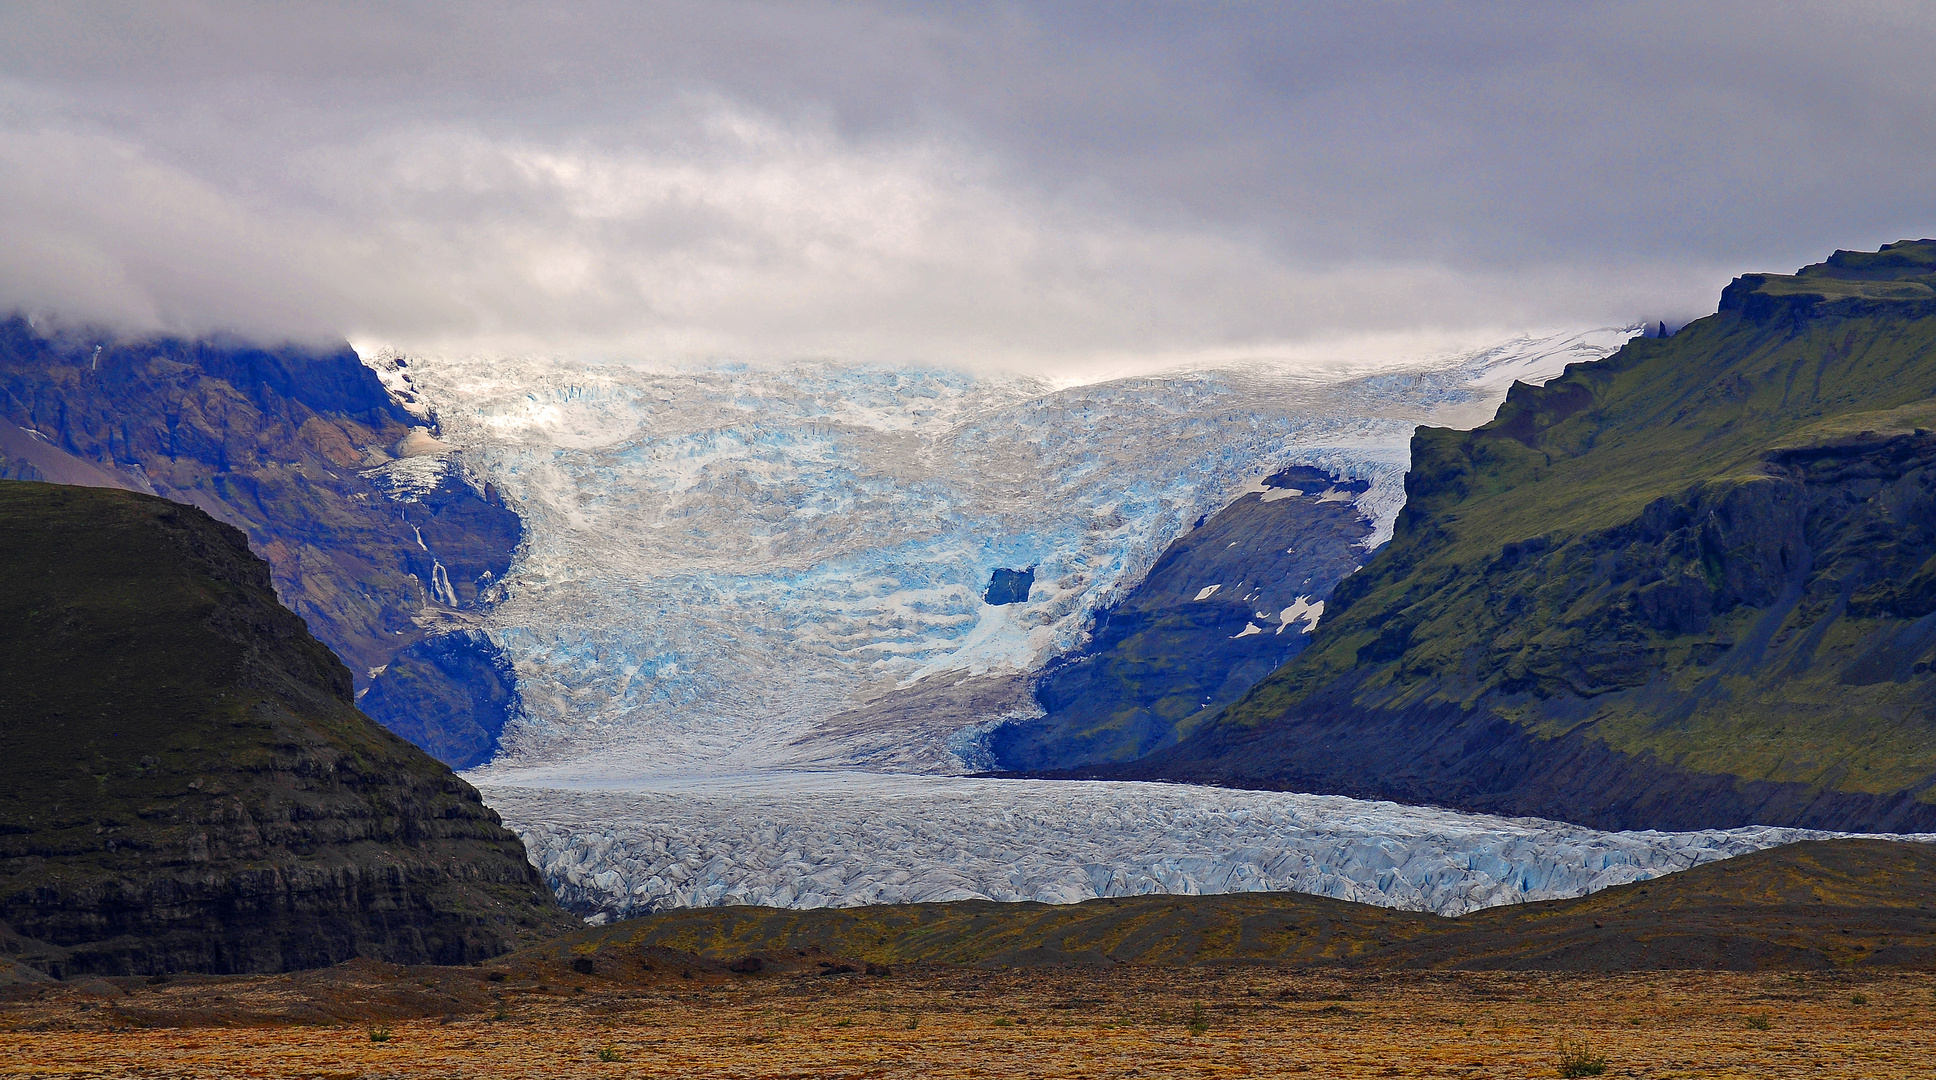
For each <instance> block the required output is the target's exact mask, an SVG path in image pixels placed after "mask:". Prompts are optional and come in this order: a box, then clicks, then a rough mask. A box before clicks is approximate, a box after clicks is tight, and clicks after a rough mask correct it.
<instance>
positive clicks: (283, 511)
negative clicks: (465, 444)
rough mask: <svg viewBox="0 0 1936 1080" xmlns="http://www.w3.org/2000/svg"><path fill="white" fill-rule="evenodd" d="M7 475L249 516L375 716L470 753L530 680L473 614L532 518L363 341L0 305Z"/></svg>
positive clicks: (488, 742)
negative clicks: (214, 332) (403, 396)
mask: <svg viewBox="0 0 1936 1080" xmlns="http://www.w3.org/2000/svg"><path fill="white" fill-rule="evenodd" d="M0 391H3V392H0V478H6V479H18V480H51V481H55V482H59V483H69V484H84V485H90V486H109V487H122V488H126V489H129V490H134V491H142V492H146V493H149V494H154V495H160V496H163V497H165V498H169V499H173V500H175V501H177V502H183V503H187V504H189V505H192V506H197V507H200V508H201V509H203V510H204V511H207V512H208V513H209V514H210V515H212V516H214V517H215V518H216V519H218V520H221V521H224V522H227V523H228V524H230V525H233V526H235V527H236V528H239V529H241V530H242V531H243V532H245V533H246V534H248V537H249V540H250V543H251V545H252V547H253V548H254V550H255V551H256V552H257V553H258V554H259V555H261V556H262V557H263V558H264V559H265V560H267V561H268V563H269V566H270V568H271V574H272V578H273V581H274V584H275V588H276V592H277V594H278V595H279V596H280V597H281V598H282V600H283V602H284V603H286V604H287V605H288V606H289V607H290V609H291V610H293V611H295V612H296V613H297V614H298V615H300V616H302V618H303V620H304V621H305V622H306V623H307V624H308V625H309V628H310V630H311V631H312V632H313V633H315V635H316V636H317V637H318V638H319V639H321V640H322V641H323V642H324V643H325V644H327V645H328V646H329V647H330V648H331V649H333V650H335V652H336V653H337V655H338V656H340V657H342V658H343V660H344V662H345V663H347V664H348V665H349V666H350V670H351V671H352V673H353V674H354V677H355V680H356V688H357V690H358V692H359V695H368V696H365V697H364V700H365V702H366V705H367V708H366V711H368V712H370V713H371V715H373V716H374V717H375V718H376V719H377V720H378V721H379V722H382V723H384V724H386V725H388V726H390V727H391V728H392V729H393V730H396V731H398V732H399V733H401V734H403V735H404V736H405V737H406V738H409V739H411V740H412V741H414V742H416V743H417V744H418V745H419V746H422V747H424V748H425V749H427V750H429V751H430V752H431V753H432V754H434V755H436V756H437V757H439V758H440V759H441V760H444V761H445V762H447V763H449V764H452V765H454V766H456V767H459V768H462V767H466V766H470V765H475V764H478V763H479V762H481V761H484V760H486V759H488V758H489V757H490V755H491V753H492V751H493V749H494V747H495V742H496V738H497V734H498V732H499V731H500V730H501V729H502V727H503V725H504V723H505V720H506V719H507V717H508V716H509V715H510V714H511V713H512V712H513V711H515V708H516V686H515V680H514V679H512V678H511V676H510V674H509V670H508V664H507V663H506V662H505V661H504V659H503V657H502V655H501V654H500V653H499V652H498V651H497V649H496V648H495V646H493V645H492V644H491V643H490V641H489V639H488V638H486V637H485V636H484V635H482V634H480V633H476V632H475V627H474V624H475V622H476V617H477V615H478V614H479V613H480V612H481V611H482V610H483V609H484V608H485V607H487V606H488V605H489V603H490V602H491V598H492V596H493V595H494V593H493V587H494V585H495V583H496V582H498V581H499V580H501V579H502V578H503V576H504V574H505V572H506V570H508V569H509V567H510V564H511V558H512V555H513V553H514V552H515V550H516V548H517V545H518V543H519V540H520V537H521V535H522V528H521V525H520V523H519V520H518V517H517V515H516V514H515V513H513V512H512V511H511V510H509V509H508V508H507V507H506V506H505V505H504V501H503V499H502V497H501V496H500V495H499V494H498V493H497V491H496V490H495V489H494V488H492V487H491V486H490V485H488V484H473V483H471V482H469V481H468V480H467V479H466V477H465V474H464V470H463V466H462V462H461V459H459V458H458V457H457V456H456V455H455V454H454V453H452V452H451V448H449V447H447V446H443V445H442V444H440V443H438V442H437V440H436V439H434V438H433V437H432V436H431V433H430V432H429V430H428V429H427V428H426V427H425V424H426V423H427V422H428V423H434V418H427V417H424V416H419V415H416V414H413V413H412V412H410V411H408V410H407V409H406V408H404V407H403V406H402V405H400V404H399V403H398V402H397V401H396V400H394V399H393V398H392V395H391V394H390V392H389V391H388V390H386V388H385V387H384V385H383V384H382V382H381V381H380V380H379V378H378V377H377V375H376V374H375V373H374V372H372V371H371V370H370V369H369V368H367V367H365V366H364V365H363V363H362V362H361V360H360V359H358V357H357V355H356V354H355V353H354V352H353V351H351V350H350V349H349V347H348V346H346V345H345V346H340V347H336V348H333V349H329V348H311V347H306V346H300V345H284V346H279V347H274V348H264V347H260V346H257V345H255V344H252V343H248V342H244V341H238V340H229V339H225V338H220V337H214V338H207V339H202V340H192V341H191V340H183V339H176V338H156V339H150V340H140V341H129V340H121V339H117V338H115V337H112V336H109V335H106V334H100V333H85V332H46V333H43V332H42V331H40V330H39V329H37V328H36V327H34V326H33V325H32V324H31V323H29V322H28V321H27V320H26V319H24V318H20V317H17V316H16V317H14V318H11V319H7V320H5V321H0Z"/></svg>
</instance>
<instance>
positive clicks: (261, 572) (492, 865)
mask: <svg viewBox="0 0 1936 1080" xmlns="http://www.w3.org/2000/svg"><path fill="white" fill-rule="evenodd" d="M0 579H4V580H5V581H6V582H7V587H6V588H5V589H4V590H0V769H4V776H5V783H4V784H0V951H6V952H9V953H13V954H14V955H15V957H16V958H18V959H24V960H25V961H26V962H28V963H30V964H32V965H33V966H35V967H37V968H40V969H42V970H45V971H49V972H53V973H56V974H60V975H62V976H71V975H73V974H75V973H79V972H97V973H103V974H116V975H121V974H149V973H159V972H167V971H202V972H217V973H232V972H248V971H280V970H287V969H294V968H304V967H315V966H321V965H326V964H332V963H336V962H339V961H342V960H347V959H350V958H352V957H358V956H362V957H370V958H375V959H382V960H389V961H395V962H410V963H425V962H436V963H463V962H467V961H470V960H474V959H478V958H481V957H485V956H491V955H495V954H497V953H501V952H504V951H506V950H507V949H510V948H513V947H515V946H516V945H518V944H519V943H521V942H523V941H526V940H529V939H531V938H533V937H535V936H539V935H542V934H544V933H547V932H554V931H556V930H558V929H560V928H562V927H568V926H569V925H571V920H570V919H569V917H568V916H567V915H565V913H564V912H562V911H561V910H560V909H559V908H558V907H557V905H556V902H555V901H554V900H553V899H552V897H551V894H550V892H549V890H547V889H546V888H545V886H544V884H543V882H542V881H541V880H540V878H539V877H538V874H537V871H536V870H535V869H534V868H533V867H532V866H531V865H530V863H529V862H527V861H526V859H525V855H524V849H523V847H522V845H520V844H519V842H518V840H517V838H516V837H515V836H513V835H511V834H510V833H509V832H507V831H506V830H505V829H504V828H503V827H502V825H501V824H500V823H499V820H498V817H497V815H496V814H495V813H494V812H493V811H491V810H490V809H488V808H487V807H485V806H484V804H483V802H482V801H481V800H480V799H479V797H478V794H477V792H476V791H475V790H474V789H473V788H471V787H470V785H468V784H466V783H464V782H463V781H462V780H460V779H458V778H457V777H456V776H455V775H453V774H452V773H451V771H450V770H449V769H448V768H446V767H445V766H443V765H440V764H438V763H437V762H436V761H433V760H432V759H430V758H429V757H427V756H426V755H424V754H423V753H422V752H421V751H419V750H417V749H416V748H415V747H412V746H411V745H409V744H408V743H406V742H404V741H403V740H402V739H400V738H398V737H396V736H394V735H392V734H390V733H389V732H387V731H385V730H383V729H382V728H380V727H378V726H377V725H375V724H373V723H371V722H370V721H369V720H368V718H366V717H364V716H363V715H362V714H360V713H358V712H357V710H356V708H355V707H354V705H353V704H352V701H351V680H350V674H349V672H348V671H347V670H345V669H344V667H343V665H342V663H341V662H340V661H339V660H337V658H336V657H335V656H334V655H332V654H331V653H330V651H329V650H328V649H327V648H325V647H324V646H323V645H322V644H321V643H320V642H318V641H317V640H316V639H315V638H314V637H312V636H311V635H310V634H309V632H308V631H307V630H306V629H305V628H304V625H303V623H302V620H300V619H298V618H297V617H296V616H295V615H293V614H291V613H290V612H289V611H288V610H287V609H285V608H283V607H282V606H281V605H280V604H278V603H277V602H276V597H275V594H274V592H273V591H272V590H271V588H270V577H269V567H268V566H267V565H266V564H265V563H263V562H262V561H261V560H260V559H257V558H256V557H255V556H254V555H252V554H250V552H249V548H248V543H247V541H246V539H245V538H244V537H243V535H242V534H241V533H240V532H239V531H237V530H235V529H232V528H230V527H228V526H226V525H223V524H221V523H219V522H216V521H214V520H212V519H211V518H209V516H208V515H206V514H204V513H203V512H202V511H200V510H198V509H195V508H193V507H188V506H182V505H180V504H177V503H173V502H168V501H166V500H162V499H158V498H154V497H151V496H146V495H141V494H138V493H133V492H123V491H111V490H102V489H94V488H79V487H65V486H55V485H51V484H42V483H20V482H12V481H8V482H0Z"/></svg>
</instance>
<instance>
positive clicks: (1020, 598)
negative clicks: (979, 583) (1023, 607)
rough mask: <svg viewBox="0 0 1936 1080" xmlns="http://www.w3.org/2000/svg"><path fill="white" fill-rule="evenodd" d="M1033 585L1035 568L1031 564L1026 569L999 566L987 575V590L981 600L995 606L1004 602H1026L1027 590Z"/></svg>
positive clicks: (999, 605)
mask: <svg viewBox="0 0 1936 1080" xmlns="http://www.w3.org/2000/svg"><path fill="white" fill-rule="evenodd" d="M1034 587H1035V568H1034V567H1033V566H1031V567H1029V568H1028V569H1027V570H1010V569H1007V568H1006V567H1003V568H999V569H997V570H996V571H995V572H994V573H993V574H991V575H989V578H988V591H987V592H986V593H984V594H983V595H982V601H983V602H984V603H987V604H991V605H993V606H995V607H1001V606H1003V605H1004V604H1026V603H1028V596H1029V590H1030V589H1032V588H1034Z"/></svg>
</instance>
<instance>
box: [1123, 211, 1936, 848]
mask: <svg viewBox="0 0 1936 1080" xmlns="http://www.w3.org/2000/svg"><path fill="white" fill-rule="evenodd" d="M1933 428H1936V241H1905V242H1903V243H1900V244H1894V245H1889V246H1888V247H1885V248H1884V249H1882V250H1881V251H1879V252H1837V253H1836V255H1835V256H1834V257H1832V258H1831V259H1829V260H1828V261H1827V262H1825V263H1822V264H1819V265H1816V266H1811V267H1807V268H1804V269H1803V270H1802V271H1800V272H1799V273H1797V274H1795V275H1792V276H1784V275H1748V276H1745V277H1743V278H1740V279H1737V280H1736V282H1735V283H1734V284H1732V285H1731V286H1729V288H1728V290H1727V291H1726V292H1725V293H1724V294H1723V297H1722V301H1721V304H1720V308H1719V310H1718V312H1717V313H1716V314H1715V315H1713V316H1710V317H1709V318H1706V319H1702V320H1699V321H1697V322H1694V323H1692V324H1689V325H1688V326H1687V327H1685V328H1684V329H1682V330H1681V331H1679V332H1677V333H1676V334H1674V335H1673V336H1672V337H1671V338H1667V339H1646V340H1636V341H1633V342H1631V343H1629V344H1628V345H1627V346H1626V347H1625V348H1624V349H1622V350H1621V351H1620V352H1619V353H1618V354H1616V355H1615V356H1613V357H1611V358H1609V359H1607V360H1604V361H1600V362H1596V363H1588V364H1578V365H1573V366H1571V367H1569V368H1568V369H1567V371H1566V373H1565V374H1564V375H1563V376H1561V377H1560V378H1558V379H1555V380H1553V381H1552V382H1549V383H1547V384H1546V385H1545V386H1543V387H1537V388H1536V387H1532V386H1527V385H1523V384H1522V385H1516V386H1515V387H1513V390H1512V392H1511V393H1510V395H1509V396H1508V398H1507V400H1506V402H1505V404H1504V405H1503V406H1502V407H1501V408H1500V410H1499V413H1498V415H1497V417H1496V418H1495V419H1494V420H1493V421H1492V422H1491V423H1488V424H1486V425H1485V426H1483V427H1480V428H1478V429H1476V430H1474V431H1471V432H1462V431H1452V430H1445V429H1435V428H1421V429H1420V430H1419V432H1418V434H1417V436H1416V437H1415V438H1414V440H1413V467H1412V471H1411V473H1410V474H1409V475H1408V478H1407V482H1406V486H1407V496H1408V498H1407V503H1406V507H1405V510H1404V511H1403V513H1402V514H1401V515H1400V518H1399V521H1398V525H1397V530H1396V535H1395V537H1394V539H1393V541H1392V543H1391V544H1390V545H1389V546H1388V547H1387V548H1386V549H1385V550H1384V551H1382V552H1381V553H1380V554H1379V555H1378V556H1377V557H1375V558H1374V559H1373V560H1372V561H1371V562H1370V563H1369V564H1368V565H1367V566H1366V567H1365V569H1364V570H1362V571H1361V572H1359V573H1358V574H1355V575H1353V576H1352V577H1350V578H1348V579H1346V581H1345V582H1344V584H1343V585H1341V586H1340V588H1339V589H1338V590H1337V593H1336V594H1335V595H1334V597H1333V599H1332V601H1331V604H1330V607H1329V609H1328V610H1327V613H1326V619H1325V624H1324V626H1323V627H1321V628H1320V630H1319V632H1318V639H1317V640H1316V641H1315V642H1314V643H1313V645H1312V647H1311V649H1310V650H1308V651H1307V652H1306V653H1305V654H1304V655H1303V656H1301V657H1299V658H1298V659H1297V660H1296V661H1294V662H1292V663H1291V664H1290V665H1287V666H1286V667H1285V668H1283V669H1281V670H1280V671H1278V672H1277V673H1276V674H1274V675H1273V676H1272V677H1271V678H1269V679H1267V680H1265V681H1264V682H1263V683H1261V684H1259V685H1258V686H1257V687H1256V688H1255V689H1254V690H1252V691H1251V693H1250V694H1249V695H1247V696H1246V697H1245V698H1244V699H1243V700H1242V701H1240V702H1238V703H1237V704H1235V705H1233V706H1232V707H1231V708H1230V709H1228V710H1226V712H1225V713H1224V714H1223V715H1222V716H1221V717H1219V718H1218V719H1217V720H1216V721H1214V722H1212V723H1211V724H1207V725H1205V726H1204V728H1203V729H1202V730H1200V731H1199V732H1198V733H1197V734H1196V735H1195V736H1193V737H1192V738H1191V739H1190V740H1187V741H1186V742H1185V743H1184V744H1182V745H1180V746H1178V747H1176V748H1174V749H1172V750H1169V751H1164V752H1159V753H1158V754H1155V755H1153V756H1151V757H1150V758H1148V759H1145V760H1144V761H1142V762H1139V763H1136V764H1135V765H1133V766H1130V767H1128V768H1127V769H1124V770H1120V771H1117V772H1115V773H1112V775H1119V776H1132V777H1142V778H1159V777H1160V778H1166V779H1176V780H1191V781H1208V782H1215V783H1224V784H1234V785H1238V786H1261V787H1272V788H1286V789H1295V790H1307V791H1320V792H1335V793H1340V794H1352V795H1361V796H1371V797H1385V798H1396V799H1400V800H1405V801H1419V802H1433V803H1438V804H1442V805H1448V806H1453V807H1459V808H1464V809H1473V810H1481V811H1487V812H1495V813H1508V814H1530V815H1540V816H1546V817H1555V818H1561V819H1564V820H1569V821H1575V822H1580V823H1584V824H1591V825H1595V826H1598V827H1606V828H1703V827H1726V826H1733V825H1742V824H1748V823H1759V824H1775V825H1796V826H1805V827H1814V828H1830V829H1866V830H1878V831H1926V830H1929V829H1931V828H1936V802H1932V800H1936V713H1933V712H1932V707H1933V706H1936V692H1933V691H1936V684H1933V683H1932V676H1931V674H1930V671H1929V668H1930V663H1931V661H1932V653H1933V652H1936V588H1932V582H1936V435H1933V434H1932V431H1931V429H1933Z"/></svg>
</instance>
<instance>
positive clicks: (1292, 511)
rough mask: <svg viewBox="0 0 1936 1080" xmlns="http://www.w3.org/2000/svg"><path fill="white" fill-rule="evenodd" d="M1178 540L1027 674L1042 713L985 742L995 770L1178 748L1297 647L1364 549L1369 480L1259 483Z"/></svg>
mask: <svg viewBox="0 0 1936 1080" xmlns="http://www.w3.org/2000/svg"><path fill="white" fill-rule="evenodd" d="M1265 485H1266V487H1267V489H1268V490H1266V491H1265V492H1263V493H1253V494H1248V495H1244V496H1242V497H1240V498H1239V499H1237V500H1236V501H1235V502H1233V503H1231V504H1230V505H1229V506H1227V507H1225V508H1224V509H1222V510H1220V511H1218V512H1217V514H1216V515H1214V516H1213V517H1211V518H1210V519H1209V520H1208V521H1205V522H1202V523H1200V524H1199V525H1198V527H1197V528H1195V529H1193V530H1191V531H1190V532H1189V533H1188V534H1187V535H1185V536H1182V537H1179V538H1178V539H1177V540H1176V541H1175V542H1174V543H1172V544H1171V545H1170V546H1169V548H1168V549H1166V550H1165V551H1164V552H1163V556H1162V558H1160V559H1158V560H1157V562H1156V565H1155V566H1154V567H1152V568H1151V569H1150V573H1149V576H1148V577H1146V578H1145V579H1144V580H1143V582H1142V583H1141V584H1139V585H1138V586H1137V587H1136V588H1135V589H1133V590H1132V591H1131V592H1130V593H1129V595H1127V596H1125V597H1124V598H1123V601H1122V602H1121V603H1120V604H1117V605H1116V606H1115V607H1113V608H1111V609H1110V610H1109V611H1107V612H1105V613H1104V614H1103V615H1102V616H1101V617H1100V618H1098V619H1097V624H1096V629H1095V632H1094V634H1093V637H1092V640H1091V641H1090V644H1089V645H1088V647H1086V648H1084V649H1083V650H1082V651H1081V652H1079V653H1077V654H1075V655H1073V656H1069V657H1065V658H1063V659H1061V660H1060V661H1058V662H1057V663H1056V664H1055V665H1054V666H1053V667H1051V668H1050V669H1049V670H1048V671H1046V672H1044V673H1043V675H1042V676H1041V678H1039V679H1038V680H1037V681H1036V685H1035V696H1036V700H1037V701H1038V702H1040V703H1041V706H1042V708H1043V709H1044V711H1045V715H1043V716H1041V717H1039V718H1037V719H1034V720H1028V721H1022V722H1017V723H1011V724H1008V725H1005V726H1004V727H1002V728H1000V729H998V730H997V731H996V732H995V733H994V735H993V736H992V737H991V738H990V740H989V748H990V750H991V752H992V753H993V754H994V756H995V759H996V762H997V763H998V764H999V765H1000V767H1002V768H1004V769H1015V770H1041V769H1060V768H1069V767H1075V766H1080V765H1088V764H1094V763H1097V762H1108V761H1126V760H1129V759H1131V758H1136V757H1141V756H1142V755H1144V754H1148V753H1150V752H1151V751H1153V750H1159V749H1163V748H1165V747H1169V746H1174V745H1176V743H1177V741H1178V740H1179V739H1181V738H1184V737H1186V736H1188V735H1189V734H1190V733H1191V732H1192V731H1193V730H1195V728H1196V727H1197V726H1198V725H1199V724H1201V723H1202V722H1203V721H1205V720H1208V719H1210V718H1211V717H1213V716H1215V715H1216V714H1217V713H1218V712H1219V711H1220V710H1221V709H1222V708H1223V707H1224V706H1226V705H1229V704H1230V703H1232V702H1234V701H1236V700H1237V699H1238V698H1239V697H1241V696H1243V693H1244V692H1245V691H1246V690H1249V689H1250V688H1251V686H1253V685H1255V684H1256V683H1257V682H1258V681H1259V680H1261V679H1263V678H1264V677H1265V676H1267V675H1269V674H1270V673H1271V672H1272V671H1275V670H1276V669H1277V668H1278V667H1279V666H1280V665H1282V664H1283V663H1284V662H1285V661H1287V660H1289V659H1290V658H1292V657H1294V656H1296V655H1297V654H1298V653H1299V652H1301V651H1303V649H1304V647H1305V645H1306V644H1308V643H1309V642H1310V640H1311V637H1310V635H1311V630H1312V628H1313V627H1314V626H1315V625H1317V623H1318V621H1319V619H1320V616H1321V614H1322V612H1323V605H1324V600H1325V598H1326V597H1328V596H1329V595H1330V594H1331V590H1332V589H1334V588H1336V587H1337V584H1338V582H1339V581H1340V580H1342V579H1343V578H1344V576H1345V575H1347V574H1349V573H1351V572H1352V571H1353V570H1355V569H1357V568H1358V564H1359V563H1360V561H1362V560H1363V559H1364V557H1365V551H1364V547H1363V545H1364V542H1365V541H1366V540H1367V539H1368V538H1369V537H1370V536H1371V531H1372V523H1371V522H1370V520H1369V519H1367V518H1366V517H1365V516H1364V515H1363V514H1361V513H1360V512H1359V511H1358V508H1357V505H1356V504H1355V503H1354V502H1353V501H1352V499H1353V497H1355V496H1356V495H1358V494H1360V493H1362V492H1363V491H1364V490H1365V489H1366V488H1367V487H1369V486H1370V485H1369V484H1367V483H1366V482H1365V481H1362V480H1360V481H1355V482H1353V481H1347V480H1344V479H1342V478H1340V477H1337V476H1332V475H1330V474H1327V473H1324V472H1321V471H1319V470H1317V469H1312V468H1308V467H1298V468H1293V469H1286V470H1284V471H1283V472H1281V473H1278V474H1277V475H1275V476H1272V477H1269V478H1268V479H1267V480H1266V481H1265Z"/></svg>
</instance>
